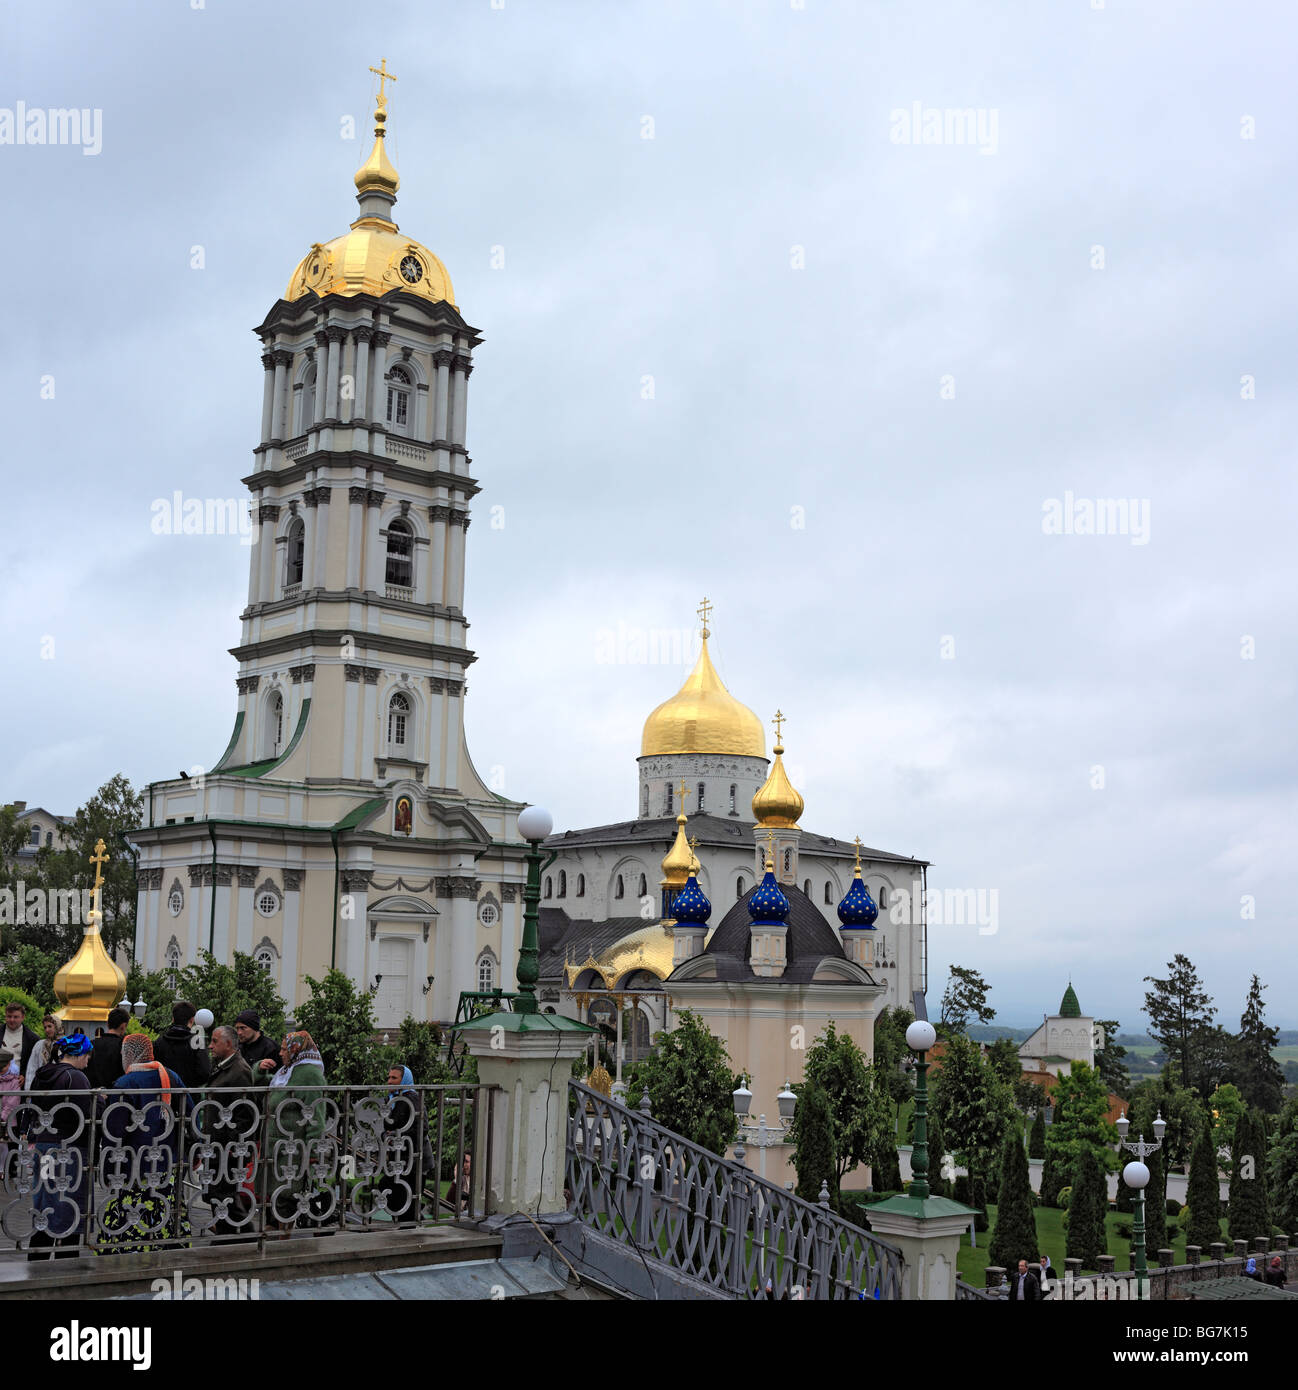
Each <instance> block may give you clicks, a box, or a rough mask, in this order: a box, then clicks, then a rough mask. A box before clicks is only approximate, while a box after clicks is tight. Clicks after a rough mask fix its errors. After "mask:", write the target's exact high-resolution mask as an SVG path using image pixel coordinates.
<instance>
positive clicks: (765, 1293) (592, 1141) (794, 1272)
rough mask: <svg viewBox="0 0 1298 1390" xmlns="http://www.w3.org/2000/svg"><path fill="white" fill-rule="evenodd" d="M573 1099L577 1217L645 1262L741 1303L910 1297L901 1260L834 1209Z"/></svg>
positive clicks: (570, 1161) (650, 1125) (570, 1173)
mask: <svg viewBox="0 0 1298 1390" xmlns="http://www.w3.org/2000/svg"><path fill="white" fill-rule="evenodd" d="M570 1101H572V1102H574V1103H573V1104H572V1105H570V1110H571V1113H570V1114H569V1117H568V1144H567V1185H568V1192H569V1196H570V1199H571V1208H570V1209H571V1210H572V1211H573V1213H574V1214H575V1215H576V1216H577V1217H578V1218H579V1219H580V1220H581V1221H582V1222H584V1223H585V1224H586V1225H588V1226H592V1227H595V1228H596V1229H598V1230H599V1231H600V1232H602V1233H603V1234H604V1235H606V1236H610V1237H612V1238H613V1239H614V1240H617V1241H619V1242H620V1243H622V1244H624V1245H627V1246H629V1247H631V1248H633V1249H634V1250H636V1251H637V1252H638V1254H639V1255H640V1256H641V1257H642V1258H643V1259H645V1260H646V1261H649V1260H656V1261H660V1262H663V1263H666V1264H668V1265H670V1266H672V1267H673V1268H674V1269H677V1270H679V1271H680V1272H681V1273H683V1274H688V1275H690V1276H692V1277H693V1278H695V1279H700V1280H703V1281H704V1282H705V1283H708V1284H711V1285H713V1286H714V1287H715V1288H719V1289H723V1290H724V1291H725V1292H726V1293H728V1294H730V1295H732V1296H733V1297H736V1298H776V1299H799V1298H806V1299H845V1298H853V1299H857V1298H861V1297H865V1298H875V1297H878V1298H884V1299H897V1298H900V1297H901V1290H902V1255H901V1251H900V1250H899V1249H898V1248H897V1247H896V1246H895V1245H892V1244H891V1243H889V1242H888V1241H885V1240H880V1239H879V1238H878V1237H877V1236H872V1235H870V1234H869V1233H868V1232H866V1231H863V1230H862V1229H861V1228H860V1227H859V1226H854V1225H852V1224H851V1222H849V1221H844V1220H843V1219H842V1218H841V1217H839V1216H836V1215H835V1214H834V1213H833V1212H832V1211H830V1210H829V1207H828V1204H827V1203H826V1205H823V1206H816V1205H814V1204H813V1203H811V1202H805V1201H803V1200H802V1199H801V1198H800V1197H795V1196H794V1195H793V1194H792V1193H791V1192H786V1191H785V1190H784V1189H783V1188H782V1187H778V1186H776V1184H774V1183H771V1182H767V1181H765V1180H764V1179H762V1178H759V1177H757V1176H755V1175H754V1174H753V1173H752V1172H751V1171H750V1170H749V1169H747V1168H745V1167H744V1166H743V1165H742V1164H739V1163H733V1162H731V1161H730V1160H728V1159H724V1158H719V1157H718V1156H717V1155H716V1154H714V1153H712V1152H711V1150H709V1149H704V1148H701V1147H700V1146H699V1145H697V1144H693V1143H691V1142H690V1141H689V1140H688V1139H684V1138H682V1137H681V1136H680V1135H679V1134H674V1133H673V1132H672V1131H671V1130H669V1129H666V1128H664V1127H663V1126H662V1125H660V1124H658V1123H657V1122H656V1121H655V1120H654V1119H653V1118H652V1117H651V1116H650V1115H649V1114H648V1113H647V1110H646V1109H642V1110H640V1111H634V1110H630V1109H628V1108H627V1107H626V1106H624V1105H619V1104H618V1103H617V1102H616V1101H613V1100H610V1099H609V1098H608V1097H607V1096H604V1095H602V1094H601V1093H600V1092H598V1091H593V1090H591V1089H590V1087H588V1086H583V1085H581V1083H580V1082H577V1081H573V1082H571V1083H570ZM641 1104H642V1107H643V1106H646V1105H647V1100H646V1101H642V1102H641Z"/></svg>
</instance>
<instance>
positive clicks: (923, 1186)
mask: <svg viewBox="0 0 1298 1390" xmlns="http://www.w3.org/2000/svg"><path fill="white" fill-rule="evenodd" d="M935 1042H937V1032H936V1031H935V1029H934V1028H933V1025H932V1024H931V1023H930V1022H929V1021H928V1020H927V1019H924V1018H917V1019H916V1020H915V1022H914V1023H912V1024H911V1025H910V1027H909V1028H907V1029H906V1046H907V1047H908V1048H910V1050H911V1051H912V1052H913V1053H915V1143H914V1146H913V1147H912V1149H911V1152H910V1187H909V1188H908V1189H907V1191H908V1192H909V1194H910V1196H912V1197H915V1198H918V1199H919V1200H920V1201H921V1202H922V1201H924V1200H925V1199H926V1198H927V1197H928V1195H929V1186H928V1062H927V1061H926V1060H925V1058H926V1057H927V1055H928V1051H929V1049H930V1048H931V1047H932V1046H933V1044H934V1043H935ZM941 1161H942V1160H941V1156H940V1155H939V1156H938V1162H939V1163H940V1162H941Z"/></svg>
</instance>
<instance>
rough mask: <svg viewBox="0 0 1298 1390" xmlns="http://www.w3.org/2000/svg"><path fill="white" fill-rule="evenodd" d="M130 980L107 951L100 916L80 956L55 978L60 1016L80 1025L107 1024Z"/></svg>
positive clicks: (89, 930)
mask: <svg viewBox="0 0 1298 1390" xmlns="http://www.w3.org/2000/svg"><path fill="white" fill-rule="evenodd" d="M125 993H126V976H125V975H124V974H123V973H122V971H121V969H120V967H119V966H118V965H117V963H116V962H115V961H114V960H113V959H112V958H111V957H110V956H109V954H108V952H107V951H106V950H104V940H103V937H102V936H100V934H99V920H98V916H97V914H96V915H95V916H94V917H93V918H92V921H91V924H90V926H88V927H87V928H86V932H85V935H84V936H83V937H82V938H81V945H80V946H78V947H77V953H76V955H74V956H73V957H72V959H71V960H70V961H68V963H67V964H66V965H63V966H60V968H59V971H58V973H57V974H56V975H55V976H54V994H55V996H56V997H57V999H58V1001H59V1003H60V1004H61V1005H62V1008H60V1009H59V1011H58V1012H59V1016H60V1017H61V1018H64V1019H74V1020H76V1021H77V1022H82V1023H85V1022H89V1023H103V1022H104V1021H105V1020H106V1019H107V1017H108V1015H109V1013H110V1012H111V1011H112V1010H113V1009H115V1008H116V1007H117V1006H118V1004H120V1003H121V1002H122V995H123V994H125Z"/></svg>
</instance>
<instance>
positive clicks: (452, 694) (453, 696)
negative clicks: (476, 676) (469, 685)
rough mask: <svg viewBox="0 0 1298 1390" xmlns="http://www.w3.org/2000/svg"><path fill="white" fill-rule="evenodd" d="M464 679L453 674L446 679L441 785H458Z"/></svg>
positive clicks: (462, 724)
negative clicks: (444, 739) (444, 734)
mask: <svg viewBox="0 0 1298 1390" xmlns="http://www.w3.org/2000/svg"><path fill="white" fill-rule="evenodd" d="M463 699H464V681H463V680H461V679H457V678H455V677H454V676H448V677H447V680H446V705H445V709H446V723H445V725H444V726H443V727H444V728H445V731H446V743H445V747H444V748H443V750H442V785H443V786H446V787H458V786H459V785H460V741H461V740H460V733H461V730H462V729H463V727H464V705H463V704H462V703H461V702H462V701H463Z"/></svg>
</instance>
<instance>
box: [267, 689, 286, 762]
mask: <svg viewBox="0 0 1298 1390" xmlns="http://www.w3.org/2000/svg"><path fill="white" fill-rule="evenodd" d="M265 742H266V757H268V758H278V757H279V755H280V753H281V752H283V750H284V697H283V695H281V694H280V692H279V691H278V690H276V691H275V692H273V694H272V695H271V697H270V700H269V701H268V703H267V705H266V737H265Z"/></svg>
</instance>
